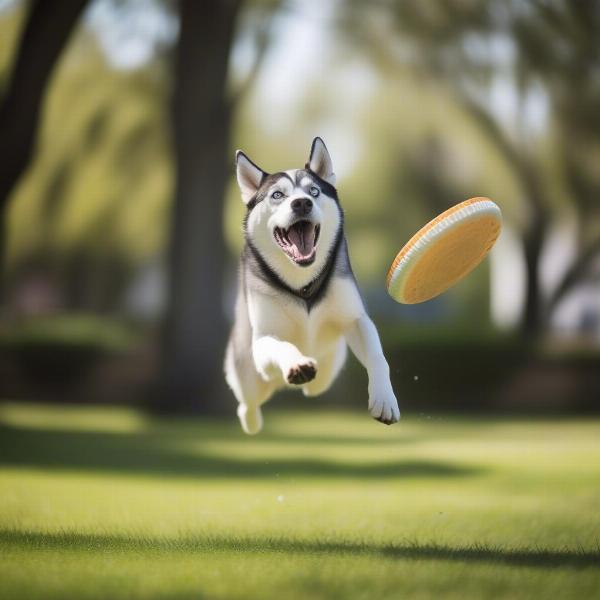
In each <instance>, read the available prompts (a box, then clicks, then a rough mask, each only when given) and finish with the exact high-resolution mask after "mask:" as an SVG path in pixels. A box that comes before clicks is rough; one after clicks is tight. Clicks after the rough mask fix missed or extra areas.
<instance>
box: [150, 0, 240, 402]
mask: <svg viewBox="0 0 600 600" xmlns="http://www.w3.org/2000/svg"><path fill="white" fill-rule="evenodd" d="M240 4H241V1H240V0H210V1H205V2H198V1H197V0H182V1H181V3H180V11H181V33H180V39H179V47H178V52H177V58H176V65H175V90H174V97H173V114H172V118H173V132H174V146H175V158H176V190H175V204H174V207H173V213H172V223H171V232H170V248H169V265H168V266H169V287H168V304H167V313H166V316H165V328H164V338H163V348H162V351H163V359H162V381H161V385H160V386H159V390H158V398H157V402H156V408H158V409H159V410H162V411H168V412H187V411H195V412H216V411H219V410H220V409H222V408H227V406H228V405H227V402H226V401H224V395H225V394H224V391H225V387H224V382H223V368H222V362H223V350H224V345H225V335H226V324H225V317H224V311H223V282H224V277H223V270H224V267H225V259H226V253H225V242H224V239H223V203H224V195H225V189H226V185H227V181H228V177H229V168H228V166H227V165H228V162H232V161H228V152H229V149H230V120H231V106H230V103H229V101H228V98H227V90H226V84H227V70H228V62H229V53H230V49H231V43H232V38H233V32H234V26H235V21H236V17H237V14H238V12H239V8H240ZM232 406H233V404H232Z"/></svg>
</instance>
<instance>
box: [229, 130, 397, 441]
mask: <svg viewBox="0 0 600 600" xmlns="http://www.w3.org/2000/svg"><path fill="white" fill-rule="evenodd" d="M236 167H237V181H238V184H239V187H240V190H241V193H242V200H243V202H244V204H245V205H246V209H247V212H246V216H245V219H244V232H245V240H246V243H245V246H244V250H243V252H242V257H241V268H240V274H239V289H238V296H237V302H236V308H235V323H234V325H233V329H232V331H231V336H230V339H229V343H228V346H227V351H226V356H225V378H226V380H227V383H228V384H229V387H231V389H232V391H233V393H234V394H235V397H236V398H237V400H238V402H239V406H238V410H237V414H238V417H239V419H240V422H241V425H242V428H243V430H244V431H245V432H246V433H248V434H255V433H258V432H259V431H260V430H261V428H262V423H263V420H262V413H261V405H262V404H263V403H264V402H266V401H267V400H268V399H269V398H270V397H271V395H272V394H273V392H275V391H276V390H278V389H281V388H282V387H285V386H291V387H298V388H301V389H302V391H303V393H304V395H306V396H316V395H318V394H322V393H323V392H324V391H326V390H327V389H328V388H329V386H330V385H331V384H332V383H333V381H334V379H335V378H336V376H337V374H338V373H339V371H340V369H341V368H342V365H343V364H344V361H345V360H346V345H348V346H350V348H351V349H352V352H353V353H354V354H355V355H356V357H357V358H358V360H359V361H360V362H361V363H362V364H363V365H364V367H365V369H366V370H367V373H368V375H369V405H368V406H369V412H370V413H371V415H372V416H373V417H374V418H375V419H377V420H378V421H381V422H382V423H386V424H388V425H389V424H391V423H395V422H397V421H398V419H399V418H400V411H399V410H398V402H397V401H396V397H395V396H394V391H393V389H392V385H391V383H390V377H389V367H388V364H387V362H386V360H385V357H384V355H383V351H382V348H381V343H380V341H379V336H378V334H377V330H376V329H375V325H374V324H373V322H372V321H371V319H370V318H369V316H368V315H367V312H366V310H365V307H364V304H363V302H362V299H361V296H360V293H359V291H358V288H357V285H356V280H355V279H354V275H353V273H352V268H351V266H350V260H349V258H348V250H347V247H346V238H345V237H344V231H343V223H344V213H343V211H342V207H341V206H340V203H339V200H338V196H337V191H336V189H335V187H334V185H335V174H334V172H333V165H332V162H331V157H330V156H329V152H328V151H327V148H326V147H325V144H324V143H323V140H322V139H321V138H315V140H314V141H313V143H312V147H311V151H310V158H309V161H308V162H307V163H306V166H305V168H304V169H293V170H290V171H282V172H279V173H273V174H268V173H266V172H265V171H263V170H262V169H260V168H259V167H258V166H257V165H256V164H255V163H253V162H252V161H251V160H250V159H249V158H248V157H247V156H246V155H245V154H244V153H243V152H241V151H239V150H238V151H237V153H236Z"/></svg>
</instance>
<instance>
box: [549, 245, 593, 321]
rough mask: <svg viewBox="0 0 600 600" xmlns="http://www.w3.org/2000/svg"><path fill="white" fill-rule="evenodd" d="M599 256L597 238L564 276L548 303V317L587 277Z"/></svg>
mask: <svg viewBox="0 0 600 600" xmlns="http://www.w3.org/2000/svg"><path fill="white" fill-rule="evenodd" d="M598 255H600V237H597V238H596V239H595V240H593V241H592V242H591V243H590V244H589V246H588V247H587V248H586V249H585V250H583V252H581V254H580V255H579V257H578V258H577V259H576V260H575V261H574V262H573V264H572V265H571V266H570V267H569V268H568V269H567V271H566V273H565V274H564V275H563V278H562V279H561V281H560V283H559V284H558V286H557V288H556V289H555V290H554V293H553V294H552V296H551V297H550V300H549V301H548V305H547V307H546V315H547V317H550V316H551V315H552V313H553V312H554V311H555V310H556V308H557V307H558V305H559V304H560V303H561V301H562V300H563V299H564V298H565V297H566V296H567V294H568V293H569V292H570V291H571V290H572V289H573V287H575V285H576V284H577V283H579V282H580V281H581V279H583V277H585V275H586V274H587V272H588V270H589V269H590V267H591V266H592V264H593V262H594V260H595V259H596V257H597V256H598Z"/></svg>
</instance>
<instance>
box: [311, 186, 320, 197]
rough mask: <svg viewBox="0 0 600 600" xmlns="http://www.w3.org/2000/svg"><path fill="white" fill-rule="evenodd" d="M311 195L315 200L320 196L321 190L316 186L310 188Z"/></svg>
mask: <svg viewBox="0 0 600 600" xmlns="http://www.w3.org/2000/svg"><path fill="white" fill-rule="evenodd" d="M310 195H311V196H312V197H313V198H316V197H317V196H318V195H319V188H316V187H315V186H313V187H311V188H310Z"/></svg>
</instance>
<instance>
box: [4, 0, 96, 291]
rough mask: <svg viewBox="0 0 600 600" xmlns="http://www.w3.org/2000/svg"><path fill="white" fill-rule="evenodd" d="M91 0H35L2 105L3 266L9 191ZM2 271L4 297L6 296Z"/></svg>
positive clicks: (23, 164)
mask: <svg viewBox="0 0 600 600" xmlns="http://www.w3.org/2000/svg"><path fill="white" fill-rule="evenodd" d="M86 4H87V0H64V1H62V2H58V3H54V2H44V1H43V0H34V1H33V2H32V5H31V8H30V10H29V14H28V17H27V22H26V24H25V27H24V30H23V34H22V36H21V39H20V42H19V48H18V51H17V58H16V61H15V65H14V68H13V71H12V75H11V78H10V82H9V84H8V87H7V91H6V94H5V96H4V99H3V101H2V104H1V105H0V131H1V132H2V136H0V165H2V166H1V168H0V269H2V267H3V265H4V249H5V245H6V231H5V220H6V213H7V209H8V204H9V199H10V194H11V192H12V190H13V189H14V187H15V185H16V184H17V182H18V181H19V179H20V177H21V175H22V174H23V172H24V171H25V169H26V168H27V166H28V164H29V162H30V160H31V157H32V155H33V150H34V143H35V136H36V132H37V130H38V124H39V120H40V112H41V106H42V101H43V99H44V93H45V91H46V88H47V85H48V81H49V79H50V77H51V75H52V72H53V70H54V67H55V66H56V63H57V61H58V59H59V57H60V55H61V52H62V50H63V49H64V47H65V45H66V43H67V41H68V39H69V36H70V34H71V32H72V31H73V28H74V26H75V24H76V23H77V20H78V18H79V16H80V14H81V12H82V11H83V9H84V7H85V5H86ZM1 281H2V276H1V273H0V302H2V301H3V294H2V285H1Z"/></svg>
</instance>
